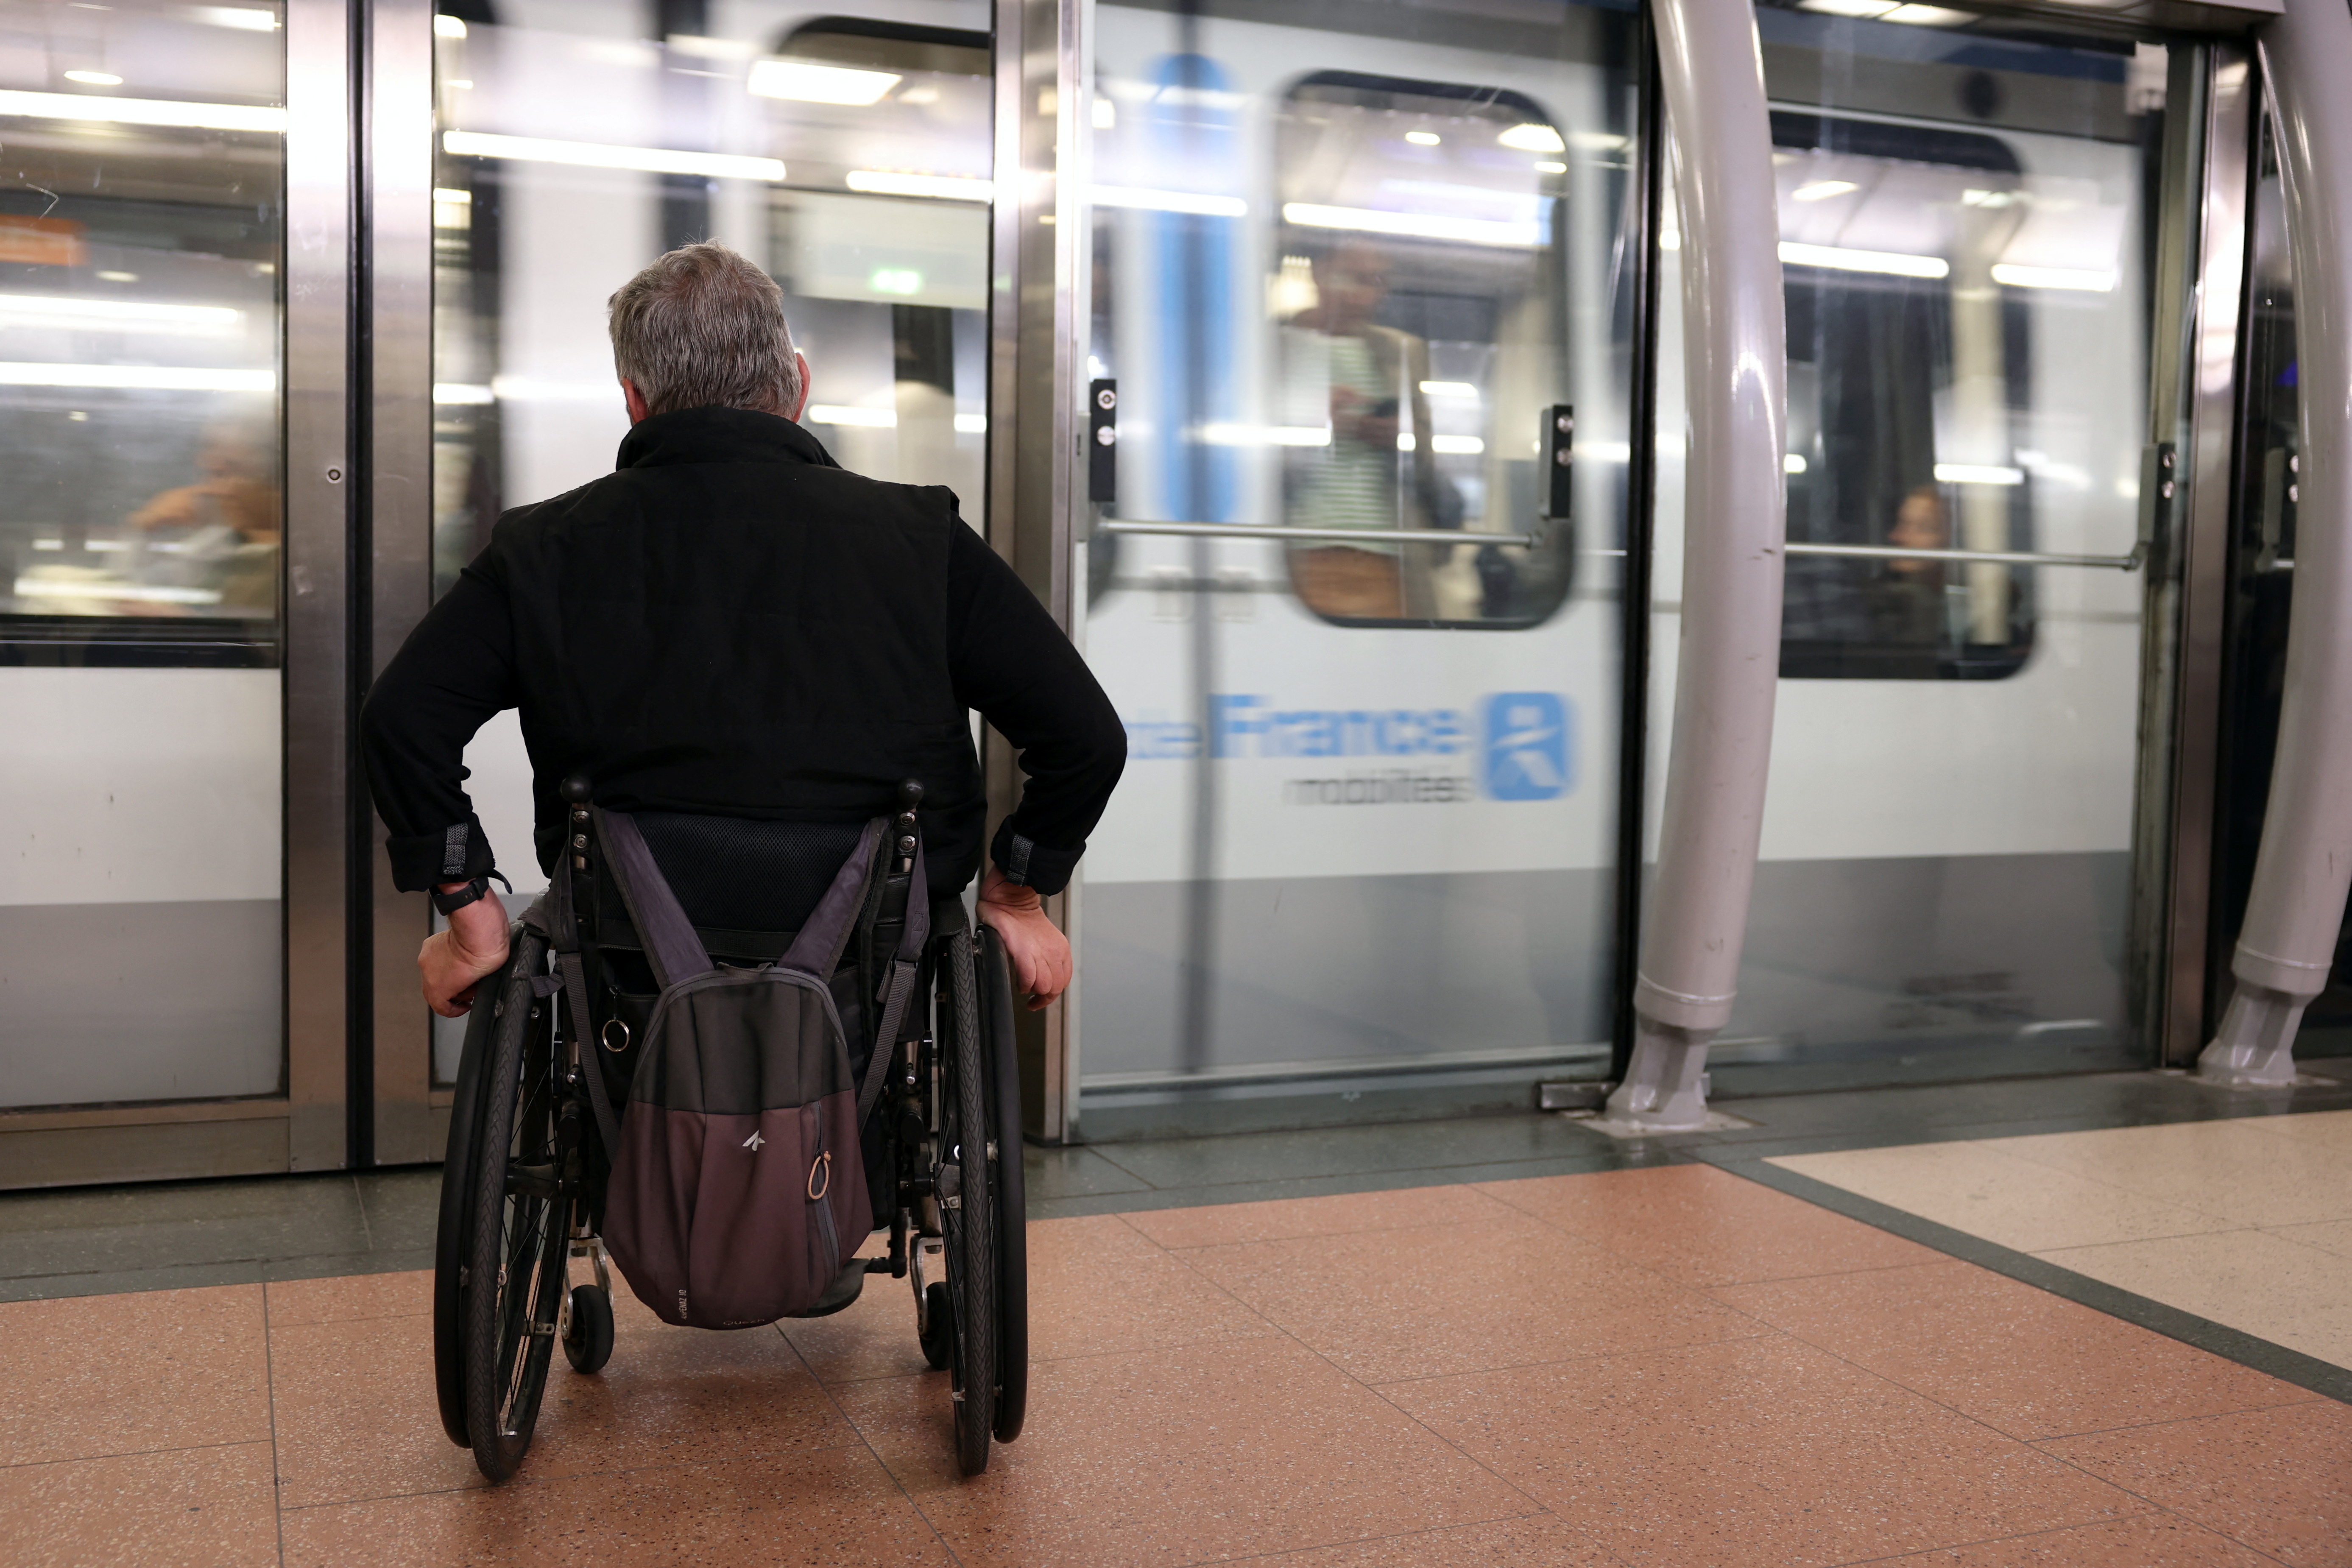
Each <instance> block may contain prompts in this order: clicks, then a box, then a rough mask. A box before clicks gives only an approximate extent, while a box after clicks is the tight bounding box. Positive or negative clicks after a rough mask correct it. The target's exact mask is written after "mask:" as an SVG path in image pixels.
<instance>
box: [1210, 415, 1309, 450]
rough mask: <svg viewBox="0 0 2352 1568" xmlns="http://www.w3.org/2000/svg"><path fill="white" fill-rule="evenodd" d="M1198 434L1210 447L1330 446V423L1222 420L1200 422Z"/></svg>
mask: <svg viewBox="0 0 2352 1568" xmlns="http://www.w3.org/2000/svg"><path fill="white" fill-rule="evenodd" d="M1194 434H1195V436H1196V438H1197V439H1198V440H1199V441H1200V443H1201V444H1202V445H1203V446H1208V447H1328V446H1329V445H1330V444H1331V426H1328V425H1228V424H1225V423H1223V422H1222V421H1220V422H1216V423H1212V424H1208V425H1202V426H1195V428H1194Z"/></svg>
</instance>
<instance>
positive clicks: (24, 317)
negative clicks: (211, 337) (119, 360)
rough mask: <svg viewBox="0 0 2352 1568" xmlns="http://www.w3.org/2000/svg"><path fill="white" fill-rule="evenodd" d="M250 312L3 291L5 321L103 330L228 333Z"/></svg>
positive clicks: (0, 310)
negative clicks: (4, 292)
mask: <svg viewBox="0 0 2352 1568" xmlns="http://www.w3.org/2000/svg"><path fill="white" fill-rule="evenodd" d="M244 316H245V312H244V311H242V310H231V309H230V308H229V307H228V306H226V305H164V304H151V303H149V302H147V301H145V300H86V299H77V298H75V297H73V296H71V295H65V294H0V325H6V326H12V327H49V328H52V329H55V330H58V331H76V330H79V331H101V332H130V331H149V332H206V333H209V332H226V331H234V330H235V329H236V324H237V322H238V321H241V320H243V319H244Z"/></svg>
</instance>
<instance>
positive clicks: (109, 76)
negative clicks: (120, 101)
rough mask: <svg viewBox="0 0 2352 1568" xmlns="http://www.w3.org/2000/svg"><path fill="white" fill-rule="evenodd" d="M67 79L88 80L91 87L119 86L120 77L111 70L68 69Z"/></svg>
mask: <svg viewBox="0 0 2352 1568" xmlns="http://www.w3.org/2000/svg"><path fill="white" fill-rule="evenodd" d="M65 77H66V79H67V80H68V81H79V82H88V83H89V85H90V86H92V87H121V85H122V79H121V77H119V76H116V75H115V74H114V73H113V72H112V71H68V72H66V73H65Z"/></svg>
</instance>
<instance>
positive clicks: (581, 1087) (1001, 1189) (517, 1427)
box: [433, 900, 1029, 1481]
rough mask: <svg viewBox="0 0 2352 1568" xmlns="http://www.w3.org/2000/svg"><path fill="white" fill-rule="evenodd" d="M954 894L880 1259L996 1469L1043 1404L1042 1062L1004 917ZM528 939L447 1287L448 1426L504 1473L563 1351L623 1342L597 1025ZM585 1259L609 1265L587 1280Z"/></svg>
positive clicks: (465, 1175)
mask: <svg viewBox="0 0 2352 1568" xmlns="http://www.w3.org/2000/svg"><path fill="white" fill-rule="evenodd" d="M935 908H936V913H935V917H934V918H935V921H936V922H938V923H935V924H934V926H933V930H934V931H935V933H937V934H935V935H934V936H933V937H932V939H931V941H930V942H929V950H930V951H929V954H928V961H929V970H930V973H931V976H932V982H933V984H932V986H931V994H932V1008H931V1018H930V1023H931V1026H930V1027H929V1028H928V1029H926V1030H924V1031H923V1032H922V1034H921V1035H920V1036H919V1037H918V1038H916V1039H914V1040H911V1041H908V1042H907V1043H905V1044H904V1045H903V1046H901V1047H897V1055H896V1058H895V1059H894V1061H893V1062H892V1064H891V1068H890V1076H889V1079H888V1080H887V1083H886V1084H885V1086H884V1089H883V1100H882V1103H881V1106H880V1108H879V1109H878V1110H877V1115H876V1116H875V1118H874V1119H873V1120H872V1121H869V1123H868V1124H867V1130H868V1131H871V1130H879V1131H880V1135H881V1136H883V1137H884V1138H885V1139H886V1140H887V1144H888V1156H889V1157H888V1159H887V1161H886V1163H885V1166H884V1173H885V1179H894V1178H895V1181H896V1184H897V1192H896V1199H895V1202H894V1203H893V1204H892V1205H891V1220H890V1226H889V1235H890V1251H889V1255H888V1256H887V1258H869V1259H868V1260H867V1261H866V1272H867V1273H869V1274H871V1273H878V1272H885V1271H887V1273H888V1274H889V1275H890V1276H891V1277H892V1278H893V1279H910V1280H911V1282H912V1285H913V1289H914V1295H915V1308H916V1332H917V1336H918V1338H919V1342H920V1343H921V1345H922V1349H923V1354H924V1357H925V1359H926V1360H927V1361H928V1362H929V1363H930V1364H931V1365H932V1366H933V1367H935V1368H940V1369H941V1370H944V1371H946V1372H948V1373H949V1381H950V1400H951V1401H952V1405H953V1410H954V1415H955V1435H956V1458H957V1463H958V1465H959V1466H960V1468H961V1470H962V1472H963V1473H964V1474H965V1475H968V1476H971V1475H978V1474H980V1473H981V1472H982V1470H984V1469H986V1468H988V1458H989V1447H990V1444H991V1442H992V1441H994V1442H1001V1443H1009V1442H1012V1441H1013V1439H1014V1438H1015V1437H1017V1436H1020V1434H1021V1427H1022V1424H1023V1422H1024V1418H1025V1415H1026V1410H1027V1404H1028V1375H1029V1355H1028V1351H1029V1345H1028V1289H1027V1282H1028V1251H1027V1243H1026V1229H1025V1221H1024V1195H1023V1181H1022V1162H1021V1151H1022V1142H1021V1089H1020V1069H1019V1063H1018V1061H1017V1058H1016V1057H1015V1054H1014V1044H1013V989H1012V983H1011V977H1010V973H1009V971H1008V968H1007V965H1006V963H1005V961H1004V952H1003V945H1002V944H1001V943H1000V942H999V941H998V940H997V937H996V933H995V932H994V931H990V930H989V929H988V928H987V927H985V926H982V927H980V928H979V930H978V931H977V933H976V934H975V932H974V931H973V930H972V929H971V926H970V925H969V924H967V922H966V921H965V919H964V916H963V912H962V906H961V902H960V901H949V900H942V901H941V902H940V904H939V905H937V906H936V907H935ZM940 916H946V917H948V918H947V919H946V920H945V921H939V917H940ZM511 943H512V945H511V950H510V951H511V954H512V956H511V958H510V959H509V963H508V966H507V968H506V970H505V971H504V972H503V973H501V974H500V975H499V977H498V978H497V982H496V990H495V994H492V982H491V981H488V980H485V981H484V982H483V983H482V986H481V988H480V989H478V991H477V992H476V994H475V1002H474V1007H473V1014H472V1017H471V1018H470V1020H469V1022H468V1024H467V1030H466V1042H465V1049H464V1053H463V1055H462V1057H461V1058H460V1061H459V1064H458V1068H457V1093H456V1096H455V1099H454V1102H453V1104H452V1106H451V1114H450V1122H449V1143H448V1149H447V1152H446V1158H445V1160H444V1163H443V1165H442V1177H441V1214H440V1229H439V1235H438V1237H437V1241H436V1252H435V1267H434V1281H433V1355H434V1373H435V1380H436V1390H437V1393H438V1395H439V1402H440V1413H441V1426H442V1430H443V1431H444V1432H446V1434H447V1435H448V1437H449V1440H450V1441H451V1442H453V1443H456V1444H457V1446H459V1447H467V1448H471V1449H472V1450H473V1453H474V1460H475V1463H476V1465H477V1466H478V1468H480V1470H481V1472H482V1474H483V1475H485V1476H487V1477H488V1478H489V1479H491V1480H492V1481H503V1480H505V1479H508V1478H509V1477H510V1476H512V1475H513V1474H514V1473H515V1471H516V1470H517V1468H520V1465H521V1463H522V1460H523V1457H524V1455H525V1454H526V1453H527V1452H528V1451H529V1449H530V1443H531V1437H532V1434H533V1431H534V1429H535V1427H536V1425H537V1421H538V1417H539V1406H540V1402H541V1396H542V1394H543V1393H544V1391H545V1388H546V1384H547V1375H548V1372H549V1370H550V1367H551V1363H552V1360H553V1352H554V1347H555V1345H556V1344H557V1343H558V1342H562V1346H563V1350H564V1356H565V1359H566V1360H567V1361H568V1362H569V1363H571V1364H572V1368H573V1370H574V1371H575V1372H576V1373H581V1374H593V1373H596V1372H598V1371H599V1370H601V1369H602V1368H603V1367H604V1363H605V1361H606V1359H607V1358H609V1357H610V1355H611V1354H612V1352H613V1348H614V1332H613V1307H612V1276H611V1273H610V1270H609V1269H608V1268H607V1266H606V1261H605V1255H604V1244H603V1242H602V1241H601V1239H600V1238H599V1237H597V1236H596V1235H595V1234H594V1232H593V1228H592V1227H593V1216H592V1214H591V1210H590V1201H591V1200H590V1193H589V1173H590V1171H591V1169H592V1166H593V1163H594V1161H595V1160H596V1159H597V1157H598V1155H599V1153H600V1150H599V1148H598V1132H597V1127H596V1119H595V1116H594V1114H593V1106H592V1104H591V1102H590V1100H589V1091H588V1089H587V1087H586V1079H585V1078H584V1076H583V1049H588V1048H593V1047H587V1046H586V1045H585V1043H584V1041H583V1038H582V1037H583V1035H584V1033H585V1029H586V1022H585V1021H584V1020H583V1021H581V1022H579V1023H578V1024H574V1023H573V1022H572V1020H571V1019H570V1018H569V1016H568V1014H569V1007H568V1005H566V1004H564V1003H563V1002H562V999H561V996H560V992H561V989H562V988H561V985H560V983H559V982H558V980H557V979H556V976H555V974H554V971H553V967H552V964H551V959H550V952H549V943H548V939H547V938H546V937H545V936H544V935H542V934H541V933H540V932H539V931H534V930H532V929H530V927H528V926H525V925H523V924H521V923H520V922H518V923H517V924H516V925H515V926H514V927H513V929H512V932H511ZM876 1048H877V1049H882V1048H885V1047H883V1046H881V1045H878V1044H877V1047H876ZM590 1070H595V1069H594V1068H593V1066H592V1067H591V1068H590ZM967 1130H978V1132H979V1134H980V1135H979V1136H977V1137H972V1136H968V1135H967ZM580 1257H584V1258H588V1259H590V1260H591V1263H592V1266H593V1272H594V1277H595V1279H594V1283H593V1284H582V1285H579V1286H576V1287H575V1286H572V1285H571V1281H570V1259H571V1258H580ZM928 1258H937V1260H938V1262H939V1264H940V1278H937V1279H933V1278H930V1277H929V1273H928V1271H927V1269H926V1268H925V1263H926V1260H927V1259H928ZM853 1300H854V1299H853ZM848 1304H849V1303H848V1302H847V1301H845V1302H842V1303H841V1304H840V1305H841V1306H847V1305H848ZM835 1310H838V1308H835ZM978 1368H986V1369H988V1371H989V1373H990V1374H991V1375H988V1376H984V1377H983V1376H976V1375H974V1371H975V1369H978Z"/></svg>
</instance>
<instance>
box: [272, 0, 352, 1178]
mask: <svg viewBox="0 0 2352 1568" xmlns="http://www.w3.org/2000/svg"><path fill="white" fill-rule="evenodd" d="M351 16H352V10H351V8H350V7H348V6H346V5H342V4H341V3H340V0H291V3H290V4H289V5H288V6H287V8H286V231H287V232H286V327H285V331H286V631H285V637H286V643H285V647H286V684H285V702H286V1045H287V1100H288V1106H287V1114H288V1126H287V1163H288V1165H289V1168H290V1169H293V1170H297V1171H318V1170H328V1169H332V1168H334V1167H337V1166H340V1165H341V1164H343V1163H344V1162H345V1158H346V1147H345V1145H346V1142H347V1141H346V1138H345V1129H344V1116H345V1105H346V1103H347V1066H346V1057H345V1052H344V1041H345V1037H346V1035H347V1033H348V1025H349V1022H350V1020H349V1018H348V1016H347V1011H348V1009H347V999H348V996H349V991H350V987H349V969H350V954H349V950H348V947H347V944H346V936H347V932H348V931H349V929H350V922H349V919H348V908H349V905H348V900H347V898H346V889H347V888H348V886H349V880H348V877H349V870H350V853H349V848H350V842H351V832H350V826H351V817H350V807H351V796H350V794H349V791H350V790H351V788H352V779H351V774H350V743H349V742H350V684H351V666H350V657H349V637H350V616H351V610H352V605H351V593H350V590H351V576H350V569H349V564H348V563H349V558H350V557H349V545H350V539H351V512H352V500H351V498H352V489H353V488H354V487H353V486H352V483H351V482H350V475H351V458H352V451H351V448H350V446H349V441H350V423H349V412H348V411H349V401H348V398H347V393H348V391H349V385H348V384H349V379H350V344H351V324H352V322H351V276H352V68H351V47H352V36H351Z"/></svg>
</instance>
